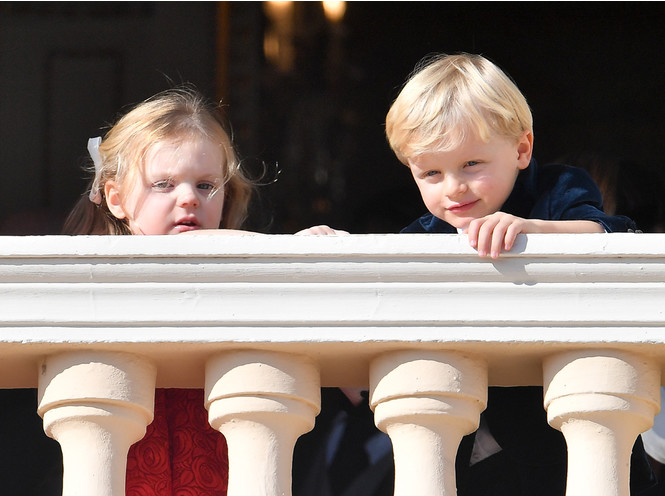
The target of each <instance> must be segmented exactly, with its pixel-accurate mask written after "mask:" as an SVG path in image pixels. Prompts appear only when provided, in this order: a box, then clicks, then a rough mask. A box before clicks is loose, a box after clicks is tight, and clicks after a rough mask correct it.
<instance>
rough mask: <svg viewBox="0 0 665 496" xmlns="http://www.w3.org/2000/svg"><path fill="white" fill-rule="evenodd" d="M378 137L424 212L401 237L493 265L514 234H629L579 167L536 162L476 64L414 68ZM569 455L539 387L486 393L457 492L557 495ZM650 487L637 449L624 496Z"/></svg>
mask: <svg viewBox="0 0 665 496" xmlns="http://www.w3.org/2000/svg"><path fill="white" fill-rule="evenodd" d="M386 134H387V137H388V141H389V143H390V146H391V148H392V149H393V151H394V152H395V154H396V155H397V157H398V158H399V160H400V161H401V162H402V163H404V164H405V165H406V166H408V167H409V169H411V173H412V174H413V178H414V180H415V181H416V184H417V185H418V188H419V189H420V193H421V196H422V198H423V201H424V203H425V205H426V207H427V209H428V210H429V213H428V214H426V215H424V216H423V217H421V218H420V219H418V220H416V221H415V222H414V223H412V224H411V225H410V226H408V227H406V228H405V229H404V230H403V231H402V232H407V233H456V232H465V233H466V234H468V237H469V243H470V245H471V246H472V247H474V248H476V249H477V251H478V254H479V255H480V256H487V255H490V256H491V257H493V258H496V257H498V256H499V254H500V253H501V251H502V250H506V251H508V250H510V249H511V248H512V246H513V244H514V242H515V239H516V237H517V235H518V234H520V233H602V232H612V231H629V230H634V229H635V224H634V222H633V221H631V220H630V219H628V218H627V217H622V216H609V215H607V214H605V213H604V212H603V207H602V198H601V194H600V191H599V190H598V188H597V186H596V185H595V184H594V182H593V180H592V179H591V177H590V176H589V175H588V174H587V173H586V172H585V171H584V170H583V169H578V168H575V167H569V166H564V165H548V166H545V167H542V168H541V167H539V166H538V165H537V164H536V161H535V160H534V159H533V158H532V151H533V127H532V117H531V112H530V110H529V106H528V105H527V102H526V100H525V98H524V96H523V95H522V93H521V92H520V91H519V89H518V88H517V87H516V86H515V84H514V83H513V82H512V81H511V80H510V79H509V78H508V77H507V76H506V75H505V74H504V73H503V72H502V71H501V70H500V69H499V68H498V67H497V66H496V65H494V64H493V63H492V62H490V61H489V60H487V59H485V58H483V57H481V56H478V55H468V54H462V55H453V56H446V55H441V56H436V57H434V58H430V59H428V60H425V61H424V62H423V63H421V64H420V65H419V67H418V68H417V70H416V72H415V73H414V74H413V75H412V76H411V77H410V79H409V80H408V81H407V83H406V85H405V86H404V88H403V89H402V91H401V92H400V94H399V96H398V97H397V99H396V100H395V102H394V103H393V105H392V107H391V108H390V111H389V112H388V115H387V117H386ZM566 457H567V454H566V445H565V441H564V439H563V435H562V434H561V433H560V432H558V431H556V430H554V429H553V428H551V427H549V425H548V424H547V417H546V413H545V411H544V409H543V391H542V388H541V387H509V388H498V387H491V388H490V389H489V398H488V405H487V409H486V410H485V411H484V412H483V414H482V415H481V422H480V428H479V429H478V431H477V432H476V433H474V434H471V435H470V436H467V437H466V438H464V440H463V441H462V443H461V444H460V448H459V451H458V455H457V484H458V494H459V495H460V496H481V495H482V496H484V495H487V494H492V495H493V496H503V495H506V496H527V495H529V496H530V495H533V494H538V495H539V496H563V494H564V493H565V483H566V462H567V458H566ZM653 482H654V481H653V479H652V472H651V469H650V467H649V465H648V462H647V461H646V457H645V454H644V450H643V446H642V442H641V439H638V441H637V443H636V444H635V448H634V451H633V458H632V460H631V488H632V494H634V495H635V494H646V493H644V492H642V490H646V489H647V488H648V487H650V486H652V485H653Z"/></svg>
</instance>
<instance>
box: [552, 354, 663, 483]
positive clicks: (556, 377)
mask: <svg viewBox="0 0 665 496" xmlns="http://www.w3.org/2000/svg"><path fill="white" fill-rule="evenodd" d="M543 369H544V376H543V385H544V387H545V408H546V409H547V418H548V422H549V423H550V425H552V426H553V427H555V428H556V429H559V430H560V431H561V432H563V435H564V437H565V438H566V443H567V445H568V481H567V489H566V495H567V496H629V494H630V488H629V482H630V455H631V451H632V448H633V444H634V443H635V440H636V438H637V436H638V434H640V433H641V432H644V431H645V430H647V429H649V428H650V427H651V426H652V425H653V418H654V415H655V414H656V413H657V412H658V410H659V404H660V368H659V367H658V365H657V363H656V362H655V361H653V360H651V359H649V358H647V357H643V356H639V355H634V354H631V353H625V352H621V351H615V350H601V351H597V350H596V351H594V350H581V351H570V352H564V353H560V354H557V355H554V356H551V357H549V358H547V359H545V360H544V363H543Z"/></svg>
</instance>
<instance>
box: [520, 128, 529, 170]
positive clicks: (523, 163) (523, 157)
mask: <svg viewBox="0 0 665 496" xmlns="http://www.w3.org/2000/svg"><path fill="white" fill-rule="evenodd" d="M532 153H533V133H532V132H531V131H524V133H523V134H522V137H521V138H520V139H519V140H518V141H517V162H518V166H517V167H518V168H519V169H520V170H524V169H526V168H527V167H529V162H531V154H532Z"/></svg>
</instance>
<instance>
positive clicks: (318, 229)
mask: <svg viewBox="0 0 665 496" xmlns="http://www.w3.org/2000/svg"><path fill="white" fill-rule="evenodd" d="M308 234H309V235H319V236H326V235H333V236H335V235H336V236H340V235H342V236H348V235H349V233H348V232H346V231H341V230H339V229H333V228H332V227H328V226H314V227H309V228H307V229H303V230H302V231H298V232H297V233H296V234H295V235H296V236H302V235H308Z"/></svg>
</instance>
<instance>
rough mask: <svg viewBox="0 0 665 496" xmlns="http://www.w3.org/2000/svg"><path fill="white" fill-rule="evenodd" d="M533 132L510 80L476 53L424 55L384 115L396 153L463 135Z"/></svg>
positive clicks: (401, 155)
mask: <svg viewBox="0 0 665 496" xmlns="http://www.w3.org/2000/svg"><path fill="white" fill-rule="evenodd" d="M524 131H533V119H532V116H531V110H530V109H529V105H528V104H527V102H526V99H525V98H524V95H522V93H521V92H520V90H519V89H518V88H517V86H516V85H515V83H513V81H512V80H511V79H510V78H509V77H508V76H507V75H506V74H505V73H504V72H503V71H501V69H499V68H498V67H497V66H496V65H495V64H493V63H492V62H490V61H489V60H487V59H486V58H484V57H482V56H480V55H471V54H460V55H445V54H443V55H435V56H432V57H428V58H425V59H423V60H422V61H421V62H420V63H419V64H418V65H417V66H416V69H415V70H414V72H413V73H412V75H411V76H410V77H409V79H408V80H407V82H406V84H405V85H404V87H403V88H402V91H401V92H400V94H399V95H398V97H397V99H396V100H395V102H394V103H393V105H392V106H391V107H390V110H389V112H388V115H387V116H386V136H387V137H388V142H389V143H390V147H391V148H392V150H393V151H394V152H395V154H396V155H397V158H398V159H399V160H400V161H401V162H402V163H404V164H407V165H408V159H409V158H412V157H416V156H418V155H420V154H422V153H425V152H435V151H445V150H451V149H454V148H456V147H458V146H459V145H460V144H461V143H462V142H463V141H464V140H465V139H466V138H467V137H468V136H472V135H478V136H479V137H480V138H481V139H482V140H484V141H487V140H489V139H490V137H491V136H493V135H499V136H502V137H506V138H511V139H518V138H519V137H521V136H522V134H523V133H524Z"/></svg>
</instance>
